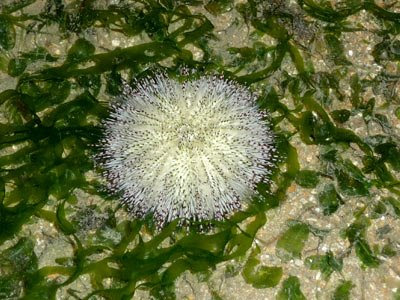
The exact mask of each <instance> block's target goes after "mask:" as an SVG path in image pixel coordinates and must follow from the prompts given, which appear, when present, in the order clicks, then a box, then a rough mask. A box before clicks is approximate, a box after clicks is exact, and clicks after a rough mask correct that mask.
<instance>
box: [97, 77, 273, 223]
mask: <svg viewBox="0 0 400 300" xmlns="http://www.w3.org/2000/svg"><path fill="white" fill-rule="evenodd" d="M255 98H256V97H255V96H254V95H253V94H252V93H251V92H250V91H249V90H248V89H247V88H245V87H243V86H240V85H239V84H237V83H235V82H233V81H230V80H226V79H223V78H222V77H217V76H211V75H206V76H202V77H200V78H197V79H188V80H186V81H184V82H183V83H182V82H179V81H178V80H176V79H173V78H169V77H167V76H166V75H163V74H158V75H156V76H155V77H154V78H147V79H144V80H142V81H139V82H138V83H137V86H136V88H135V89H131V88H130V87H129V86H128V85H126V86H125V89H124V93H123V96H122V97H121V98H120V99H119V100H120V101H118V103H117V104H113V105H112V109H111V113H110V116H109V118H107V119H106V120H105V121H104V122H103V124H102V125H103V130H104V138H103V139H102V140H101V141H100V149H101V151H100V154H99V156H98V161H100V165H101V167H102V168H103V170H104V176H105V178H106V179H107V181H108V188H109V189H110V190H111V191H112V192H116V193H118V194H120V195H121V197H122V202H123V203H124V204H125V205H126V206H127V207H128V210H129V211H130V212H132V213H133V214H134V215H135V216H137V217H143V216H144V215H147V214H148V213H153V216H154V218H155V220H156V223H157V225H158V226H159V227H162V226H163V225H164V224H165V223H168V222H170V221H172V220H174V219H177V218H179V219H181V220H184V221H189V222H190V221H202V220H210V219H218V220H220V219H223V218H224V217H226V216H227V215H229V214H230V213H231V212H233V211H236V210H238V209H239V208H240V207H241V204H242V202H243V201H246V200H247V199H249V198H250V196H251V195H252V193H253V191H254V189H255V186H256V184H257V182H259V181H261V180H263V179H264V178H267V175H269V174H270V172H271V167H272V166H273V163H274V161H275V155H274V146H273V134H272V133H271V131H270V130H269V127H268V123H267V121H266V120H265V115H264V114H263V113H261V112H260V111H259V110H258V107H257V105H256V103H255V100H256V99H255Z"/></svg>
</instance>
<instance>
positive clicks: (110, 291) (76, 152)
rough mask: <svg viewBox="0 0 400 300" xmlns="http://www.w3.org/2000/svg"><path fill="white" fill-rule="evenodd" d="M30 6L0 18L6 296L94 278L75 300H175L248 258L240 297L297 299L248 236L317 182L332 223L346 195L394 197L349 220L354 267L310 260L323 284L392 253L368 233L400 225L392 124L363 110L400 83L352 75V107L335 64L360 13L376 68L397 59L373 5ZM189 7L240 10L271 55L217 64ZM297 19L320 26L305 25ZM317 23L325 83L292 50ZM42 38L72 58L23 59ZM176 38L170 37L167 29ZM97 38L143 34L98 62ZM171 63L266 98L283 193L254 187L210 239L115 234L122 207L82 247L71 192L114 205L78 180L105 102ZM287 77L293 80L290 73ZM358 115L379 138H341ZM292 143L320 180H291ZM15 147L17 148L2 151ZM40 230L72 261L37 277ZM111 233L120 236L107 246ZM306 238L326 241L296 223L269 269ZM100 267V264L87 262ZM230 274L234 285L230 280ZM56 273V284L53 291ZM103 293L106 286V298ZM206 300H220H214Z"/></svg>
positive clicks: (209, 29)
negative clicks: (374, 31) (143, 295)
mask: <svg viewBox="0 0 400 300" xmlns="http://www.w3.org/2000/svg"><path fill="white" fill-rule="evenodd" d="M36 2H37V1H35V0H22V1H9V2H8V4H7V5H3V6H1V13H0V60H1V64H0V69H1V71H2V72H4V73H7V74H8V75H9V76H10V77H12V78H14V79H16V82H17V83H16V85H15V87H14V88H9V89H6V90H3V91H1V92H0V105H1V108H2V110H4V111H5V116H6V117H5V118H6V122H2V123H1V124H0V149H1V150H4V151H5V152H4V153H5V154H2V155H1V156H0V243H5V242H11V241H12V246H10V247H7V249H5V250H3V252H2V253H1V258H2V259H1V263H0V267H1V270H2V271H1V273H0V297H4V298H7V297H8V298H12V297H16V298H18V297H19V298H24V299H56V294H57V292H58V291H59V290H61V289H62V288H63V287H65V286H68V285H69V284H71V283H73V282H75V281H77V279H78V278H79V277H80V276H83V275H88V276H89V278H90V284H91V287H92V289H91V290H90V291H88V292H87V293H86V294H85V295H84V299H97V298H96V297H103V298H105V299H131V298H132V297H133V295H135V292H136V291H137V290H146V291H148V292H149V293H150V295H151V296H152V297H154V298H157V299H174V298H175V297H176V295H175V287H174V282H175V281H176V279H177V278H179V277H180V276H181V275H182V273H184V272H185V271H190V272H192V273H198V274H203V273H204V274H205V273H207V272H209V271H211V270H214V269H215V268H216V266H218V265H219V264H220V263H222V262H226V261H231V260H239V259H241V258H243V257H245V256H246V255H247V259H246V263H245V265H244V267H243V270H242V272H241V274H242V276H243V277H244V279H245V281H246V282H247V283H248V284H250V285H251V286H253V287H255V288H271V287H275V286H279V292H278V293H277V299H305V296H304V295H303V293H302V291H301V288H300V281H299V279H298V278H297V277H295V276H289V277H288V278H286V279H285V280H283V281H282V278H285V276H286V275H289V274H283V270H282V267H281V266H269V265H268V266H266V265H264V264H263V263H262V262H261V261H260V259H258V258H257V255H258V254H259V252H260V250H259V248H257V247H256V248H253V249H252V247H253V246H254V243H255V242H254V241H255V237H256V234H257V232H258V231H259V229H260V228H261V227H262V226H264V225H265V224H266V223H268V220H267V218H266V215H265V213H266V212H267V211H268V210H270V209H273V208H276V207H278V206H279V205H281V204H282V203H283V202H284V201H285V200H286V198H287V195H288V189H289V187H290V186H291V185H293V184H297V185H299V186H301V187H304V188H309V189H310V188H317V187H318V186H320V185H321V184H322V181H323V180H327V181H325V182H324V183H323V184H324V187H323V189H321V192H320V193H319V194H318V201H319V203H320V205H321V207H322V211H323V214H324V215H326V216H329V215H333V214H335V213H337V211H338V210H340V207H342V206H345V205H346V201H347V199H348V198H351V197H356V198H360V199H367V200H368V201H372V200H371V190H372V189H377V190H379V191H385V192H390V193H391V196H390V197H386V198H384V199H382V201H381V202H378V204H376V205H370V206H368V207H367V206H364V208H363V209H361V210H360V211H358V212H357V213H356V214H355V219H354V222H353V223H352V224H351V225H350V226H348V227H347V228H344V230H343V238H345V239H347V240H348V242H349V243H350V246H349V249H348V253H345V254H344V255H341V256H337V255H334V254H333V253H332V252H329V251H328V252H326V253H324V254H319V255H314V256H308V257H305V259H304V260H305V262H306V264H307V266H308V267H309V268H310V269H311V270H319V271H321V272H322V274H323V276H324V278H325V279H329V277H330V276H331V275H332V274H333V273H334V272H337V273H340V272H341V270H342V268H343V264H345V263H346V256H347V255H348V254H349V253H350V252H351V251H354V252H355V255H356V256H357V257H358V258H359V260H360V264H362V265H363V266H364V267H372V268H376V267H379V265H380V264H381V263H382V262H381V260H380V259H379V257H378V256H379V255H383V256H386V257H389V256H394V255H398V251H397V252H396V251H395V250H394V249H392V248H390V245H387V246H385V247H383V248H381V249H377V248H376V247H374V246H372V245H371V243H370V242H369V240H368V237H367V234H366V230H367V228H368V227H369V226H370V225H371V222H373V218H370V214H369V213H368V209H370V207H372V209H373V212H374V213H375V214H376V215H375V216H378V215H379V216H384V215H393V216H395V217H396V218H398V217H399V215H400V213H399V212H400V204H399V203H400V202H399V197H400V189H399V184H400V183H399V180H398V178H397V173H396V172H398V171H399V170H400V165H399V160H398V157H399V155H400V150H399V142H398V139H397V138H396V137H395V135H394V134H393V130H392V128H391V125H390V122H389V121H388V118H387V117H386V116H385V115H382V114H379V113H377V112H376V110H377V107H376V104H375V99H374V98H370V99H366V97H365V96H364V92H365V90H366V89H367V88H368V87H373V88H374V91H375V96H378V95H383V96H384V99H385V101H387V102H388V103H392V102H394V101H396V95H393V92H391V90H390V82H393V81H394V80H398V76H397V77H396V76H393V75H389V74H385V73H382V74H379V75H377V76H376V77H375V78H371V79H369V80H365V79H363V80H361V79H360V77H361V76H360V75H359V74H357V73H356V74H353V75H351V76H350V80H349V87H350V96H346V95H345V94H344V93H343V91H342V90H341V87H340V86H341V85H340V82H343V80H344V79H343V78H345V77H346V76H347V72H348V69H347V68H348V67H349V66H350V65H351V62H350V61H349V59H348V58H347V56H346V55H345V52H344V45H343V35H344V34H345V33H346V32H351V31H356V30H361V28H351V27H349V25H348V23H347V22H346V19H347V18H348V17H350V16H352V15H355V14H357V13H358V12H360V11H362V10H365V11H366V13H367V14H369V15H370V16H371V17H374V18H376V19H377V20H379V22H381V28H380V30H379V35H380V36H382V40H381V41H379V42H378V43H376V44H375V45H373V49H372V51H371V54H372V56H373V57H374V59H375V62H376V63H378V64H384V63H386V62H398V61H399V59H400V54H399V42H398V40H396V36H398V34H399V32H400V30H399V28H400V25H399V24H400V14H399V13H394V12H391V11H390V10H388V9H385V8H382V7H380V6H378V5H377V4H375V3H374V2H373V1H372V0H365V1H361V0H360V1H358V0H354V1H346V2H345V3H343V4H342V5H341V6H339V7H333V6H332V5H331V4H330V2H328V1H311V0H299V1H297V5H298V6H297V10H294V9H291V8H290V7H289V6H288V4H287V3H285V4H282V3H280V2H279V1H272V2H271V6H269V7H266V8H265V7H263V6H262V3H261V2H260V1H255V0H249V1H247V2H246V3H243V4H238V5H236V7H235V5H234V3H233V1H226V0H224V1H209V2H207V4H206V5H204V3H203V2H201V1H188V0H186V1H168V0H160V1H153V0H148V1H140V5H141V6H138V7H135V6H134V5H127V4H121V5H110V6H109V7H107V9H104V8H98V7H96V6H95V3H94V2H95V1H72V2H73V3H72V4H71V5H69V6H67V5H66V4H65V3H64V1H62V0H48V1H46V5H45V7H44V8H43V10H42V11H40V12H39V13H32V14H31V13H27V12H26V11H27V10H26V8H29V6H30V5H32V4H35V3H36ZM274 4H276V6H274ZM196 6H204V8H205V10H207V11H208V12H209V13H210V14H211V15H214V16H218V15H220V14H223V13H226V12H230V11H232V10H236V11H237V12H238V13H239V14H240V15H241V17H242V18H243V20H245V22H246V23H247V24H248V25H251V26H252V27H253V28H254V30H255V32H256V33H255V34H257V35H259V36H260V37H268V39H272V40H273V41H274V43H273V44H272V45H267V44H266V43H264V42H261V41H255V42H253V43H251V44H250V45H248V46H246V47H229V49H227V50H228V52H229V53H230V55H233V56H235V60H233V62H232V63H231V64H227V65H225V64H224V61H223V59H221V58H220V57H218V56H217V55H216V54H215V52H214V49H213V46H212V41H214V40H215V39H216V36H215V32H214V25H213V24H212V22H211V21H210V20H209V19H208V18H207V16H206V15H205V14H201V13H192V12H191V10H190V9H189V7H196ZM260 12H261V13H260ZM305 16H307V17H308V18H311V19H312V22H313V24H311V25H309V24H308V23H307V22H305V21H299V20H305ZM288 20H290V22H289V21H288ZM315 24H318V25H319V28H320V29H319V30H320V33H321V36H322V37H323V41H324V43H325V47H326V49H327V52H328V55H327V57H326V59H327V60H328V61H330V62H331V63H332V64H333V65H334V66H335V68H334V69H333V70H332V71H331V72H325V73H322V72H317V71H315V68H314V66H313V65H312V61H311V59H310V57H309V55H308V54H307V51H304V50H305V49H304V44H306V42H307V41H306V40H301V37H302V34H304V33H310V34H311V33H312V31H313V29H314V27H313V25H315ZM50 25H51V26H55V27H56V28H57V29H58V34H59V36H60V37H61V39H67V38H71V37H72V38H74V40H75V42H74V44H73V45H71V46H70V47H69V49H68V51H67V53H66V55H65V57H62V56H56V55H52V54H50V52H49V51H48V50H47V49H45V48H44V47H41V46H38V47H36V46H35V49H34V50H31V51H27V52H21V51H15V48H16V46H17V45H18V39H17V34H18V32H20V31H24V32H26V33H32V32H33V33H38V34H39V33H40V32H41V31H42V30H43V28H46V27H47V26H50ZM172 25H176V28H174V29H172V30H171V29H170V27H171V26H172ZM96 28H104V29H107V30H109V31H110V32H115V33H119V34H123V35H124V36H126V37H127V38H129V37H135V36H138V35H141V34H146V35H147V37H148V38H149V41H146V42H144V43H140V44H135V45H133V46H128V47H125V48H118V47H117V48H115V49H112V50H105V49H99V48H97V47H96V45H94V44H93V43H92V42H90V41H89V40H88V39H87V38H86V35H85V34H84V33H85V32H88V31H90V30H93V29H96ZM187 45H194V46H196V47H197V48H199V49H201V51H202V52H203V57H202V59H201V60H195V59H194V56H193V53H192V52H191V51H189V50H187V48H185V46H187ZM165 59H170V60H171V62H172V63H171V65H170V66H169V67H167V68H166V71H167V72H170V73H178V72H179V69H180V68H181V67H182V66H186V67H191V68H195V69H197V70H198V71H199V72H207V71H208V72H219V73H224V74H225V75H226V76H227V77H230V78H232V79H234V80H236V81H238V82H240V83H243V84H246V85H248V86H250V87H251V88H253V89H255V90H259V91H260V93H259V99H258V104H259V107H260V109H262V110H265V111H268V112H269V113H270V115H271V123H272V126H273V128H274V130H275V132H276V144H277V149H278V153H279V156H280V162H279V165H278V168H277V169H276V170H274V174H273V176H272V180H273V182H274V185H275V186H276V189H272V190H271V189H270V187H269V185H266V184H262V183H261V184H259V186H258V187H257V190H258V192H259V194H258V195H257V196H256V197H255V199H254V201H253V202H252V203H251V204H250V205H249V207H248V208H247V209H246V210H245V211H241V212H238V213H236V214H235V215H233V216H232V217H231V218H230V219H228V220H227V221H225V222H213V226H214V231H213V232H210V233H202V232H200V231H198V230H197V227H196V226H193V228H189V230H188V232H185V231H184V230H182V229H179V228H177V223H176V222H172V223H171V224H169V225H168V226H167V227H166V228H164V229H163V230H162V231H161V232H156V231H155V229H154V224H153V223H152V220H151V219H146V220H124V221H121V222H118V221H117V220H116V217H115V214H116V212H117V210H118V209H111V208H110V209H109V211H108V215H107V217H105V220H104V222H103V223H102V224H101V225H99V228H98V229H97V230H96V232H95V234H94V236H95V238H94V242H93V243H87V242H86V240H85V239H84V238H83V237H82V235H80V234H81V233H83V235H84V234H85V232H86V231H85V228H88V227H85V226H83V225H82V224H80V223H79V217H78V219H77V218H73V217H72V216H73V215H74V214H73V213H71V210H72V212H75V213H77V210H78V208H77V207H76V203H75V202H76V201H75V200H74V199H72V198H71V195H72V194H73V192H74V191H75V190H77V189H80V190H83V191H85V192H87V193H88V194H91V195H96V196H99V197H101V198H103V199H104V201H117V200H116V199H110V196H109V195H107V194H105V193H104V192H103V191H102V189H101V188H100V187H101V184H100V183H99V182H97V181H96V180H93V179H89V178H88V176H86V174H87V172H91V171H93V170H95V166H94V165H93V161H92V159H91V155H92V154H93V153H94V152H95V151H96V149H95V147H93V145H94V144H96V141H98V139H99V138H100V137H101V132H100V128H99V127H98V126H97V124H98V121H99V120H101V119H103V118H105V117H106V116H107V108H106V105H104V103H102V101H103V100H104V98H105V97H108V98H109V97H112V96H116V95H118V94H119V93H120V92H121V87H120V86H121V82H122V78H123V75H126V73H127V74H128V75H129V76H128V77H129V80H132V81H134V79H135V78H140V77H143V76H145V75H146V74H148V70H150V69H152V68H158V67H160V65H161V62H162V61H163V60H165ZM288 65H289V66H290V67H291V68H292V69H293V70H295V71H294V72H291V73H290V74H289V73H288V72H286V70H285V69H286V68H287V66H288ZM124 72H126V73H124ZM382 72H383V71H382ZM272 78H275V79H276V78H277V79H279V84H277V85H273V84H272V83H271V82H270V81H269V79H272ZM382 84H384V86H382ZM263 85H264V86H263ZM102 90H104V95H103V94H102V92H101V91H102ZM285 95H286V96H287V95H290V99H291V100H292V101H293V106H289V105H287V102H285V101H283V99H284V98H285ZM346 101H347V102H348V103H349V104H350V105H349V106H347V107H346V109H332V106H331V104H332V103H335V102H340V103H342V102H346ZM359 113H360V114H361V115H362V119H363V121H364V122H365V123H366V124H371V123H377V124H379V126H381V127H382V129H383V132H384V134H381V135H379V136H378V135H377V136H368V137H367V138H365V137H362V136H360V135H358V134H357V133H356V132H355V130H354V129H353V128H352V127H351V126H350V125H349V126H347V124H348V123H349V122H351V121H352V120H353V119H354V118H355V116H356V115H357V114H359ZM398 115H399V113H398V108H397V110H396V116H397V117H398ZM93 120H94V121H93ZM96 122H97V123H96ZM284 122H287V123H289V124H290V125H291V126H292V129H291V131H289V130H286V129H282V128H283V125H282V124H283V123H284ZM295 135H298V136H299V137H300V140H301V142H302V143H303V144H304V145H306V146H307V145H313V146H316V147H318V149H319V152H320V155H319V160H320V163H321V165H320V168H319V169H318V170H312V169H308V168H307V169H303V168H302V167H301V166H300V162H299V158H298V150H297V148H296V145H295V144H294V143H293V141H292V137H293V136H295ZM10 147H15V148H16V149H17V150H13V151H11V152H7V149H10ZM350 147H356V148H357V151H358V153H357V155H358V156H359V157H358V158H360V160H361V166H360V165H356V164H355V163H354V161H352V160H351V159H349V158H348V155H349V149H350ZM10 185H11V186H12V188H10ZM368 201H367V202H368ZM34 218H38V219H43V220H46V221H47V222H49V223H51V224H53V225H54V227H55V228H56V229H57V230H58V232H59V233H60V234H61V235H63V236H65V237H66V239H67V240H68V242H69V243H70V244H71V246H72V248H73V255H72V257H61V258H59V259H58V260H57V261H56V263H57V264H54V265H50V266H44V267H39V266H38V263H37V260H38V258H37V257H36V254H35V252H34V245H35V241H34V240H33V238H31V237H29V236H28V235H27V234H26V233H24V231H23V226H24V225H27V224H29V222H30V221H31V220H33V219H34ZM243 223H244V224H245V225H243ZM106 230H111V231H112V232H115V233H117V234H118V235H119V236H120V238H119V239H117V240H113V239H107V238H104V237H103V236H102V234H103V233H104V232H105V231H106ZM145 233H147V235H150V236H151V238H150V239H149V240H145V238H144V237H145V236H146V234H145ZM310 233H311V234H313V235H315V236H319V238H321V239H323V238H324V233H323V232H322V231H321V232H318V230H316V229H315V228H312V227H311V226H310V225H308V224H305V223H302V222H293V223H290V224H289V229H287V230H286V231H285V232H283V233H282V234H281V235H280V236H279V238H278V242H277V245H276V251H277V253H280V254H278V256H279V257H281V258H282V259H283V260H288V259H292V258H297V259H303V256H304V255H302V254H303V249H304V246H305V244H306V242H307V240H308V238H309V236H310ZM95 254H97V255H100V256H99V257H101V258H97V259H93V255H95ZM132 266H134V267H132ZM232 268H233V267H232ZM230 272H231V273H232V274H239V273H240V272H239V271H238V270H237V269H236V268H233V269H232V270H230ZM55 274H56V275H58V276H59V279H58V280H52V279H49V278H52V277H51V275H55ZM106 279H111V280H112V284H111V285H108V286H107V285H105V283H104V281H105V280H106ZM281 281H282V282H281ZM352 288H353V284H352V282H350V281H343V282H342V283H341V284H340V285H339V286H338V287H337V288H336V290H335V291H334V293H333V299H349V297H350V296H349V295H350V290H351V289H352ZM67 293H68V295H69V296H70V297H74V298H76V299H80V298H81V297H82V296H80V295H78V293H76V292H75V291H73V290H72V289H71V290H68V291H67ZM214 293H215V296H214V297H215V298H218V297H220V296H218V293H217V292H214ZM220 298H222V297H220Z"/></svg>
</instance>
